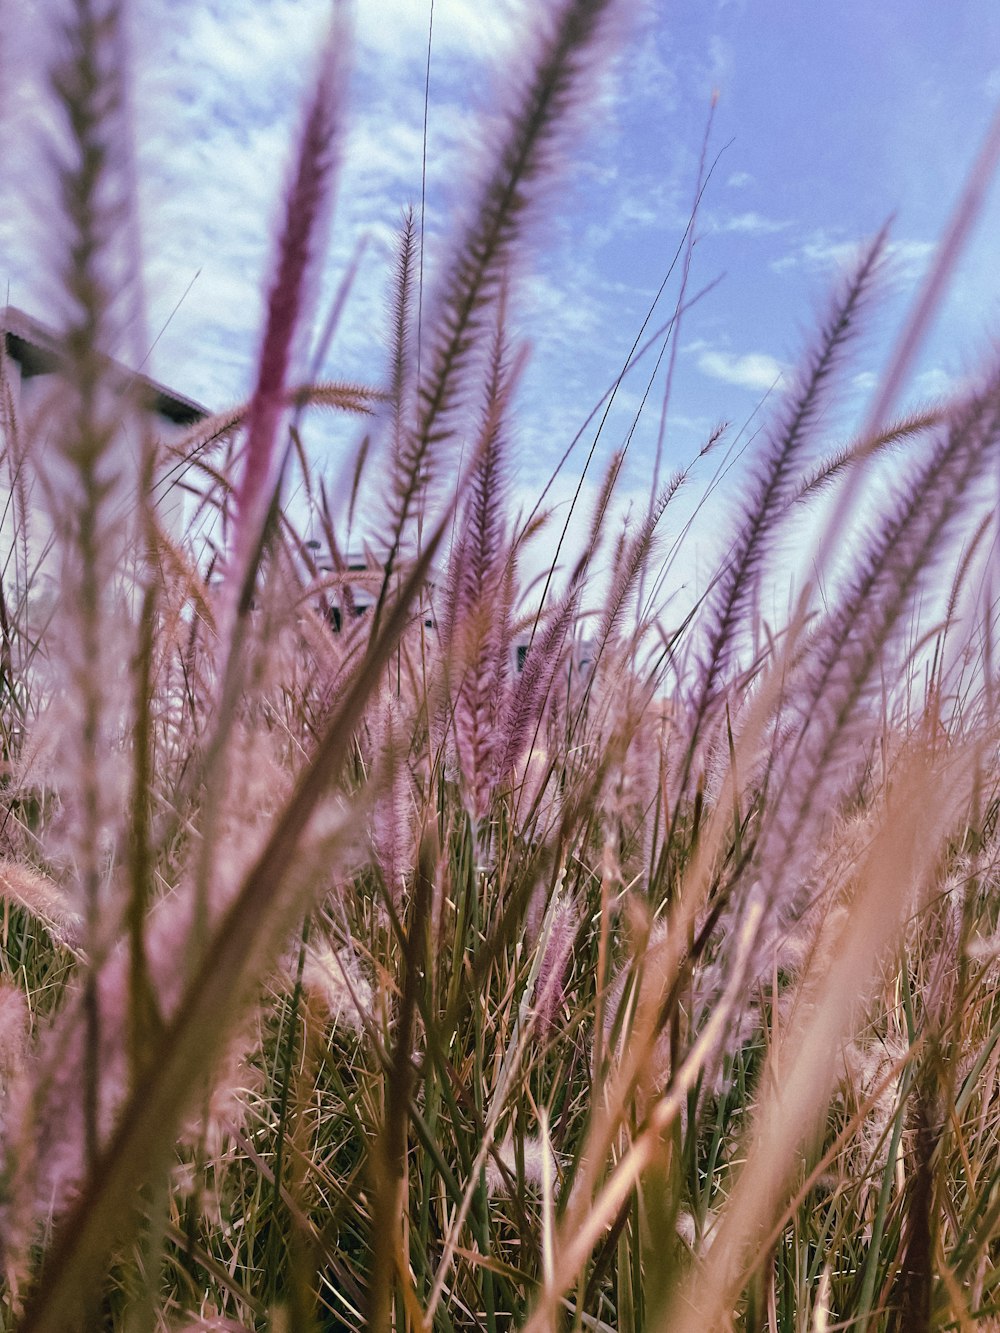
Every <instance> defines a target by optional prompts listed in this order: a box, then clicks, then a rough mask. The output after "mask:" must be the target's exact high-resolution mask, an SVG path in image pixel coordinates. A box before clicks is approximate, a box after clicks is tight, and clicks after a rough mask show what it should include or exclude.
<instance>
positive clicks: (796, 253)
mask: <svg viewBox="0 0 1000 1333" xmlns="http://www.w3.org/2000/svg"><path fill="white" fill-rule="evenodd" d="M871 239H872V238H871V237H865V238H863V239H860V240H843V239H840V238H838V237H836V236H834V235H831V234H830V233H829V232H826V231H823V230H819V231H815V232H813V234H812V236H811V237H810V238H809V239H808V240H807V241H804V242H803V243H802V244H801V245H799V246H797V247H796V248H795V249H794V250H792V251H790V253H788V254H787V255H783V256H782V257H781V258H780V259H775V260H774V261H773V262H772V263H771V268H772V269H773V270H774V272H776V273H781V272H785V271H788V270H789V269H797V268H806V269H815V270H817V271H829V270H830V269H850V268H852V267H853V266H854V264H856V263H857V261H858V259H859V258H860V257H861V253H862V251H863V250H864V248H865V247H866V246H867V245H869V244H870V243H871ZM935 248H936V247H935V244H934V242H933V241H918V240H914V239H912V238H909V239H901V240H898V241H890V242H889V244H888V245H887V246H886V250H885V256H886V260H887V270H886V271H887V275H888V277H889V279H890V281H892V282H893V283H894V284H896V285H898V286H909V285H911V284H913V283H915V282H918V281H919V280H920V278H921V277H922V276H923V275H924V273H925V272H926V270H927V266H928V264H929V263H930V259H931V256H932V255H933V254H934V250H935Z"/></svg>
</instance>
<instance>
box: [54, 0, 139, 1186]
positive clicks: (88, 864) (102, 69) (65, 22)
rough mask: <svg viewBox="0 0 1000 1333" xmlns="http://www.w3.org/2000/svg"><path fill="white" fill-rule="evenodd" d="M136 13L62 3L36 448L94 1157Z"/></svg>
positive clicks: (128, 486) (116, 660) (124, 557)
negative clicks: (53, 274)
mask: <svg viewBox="0 0 1000 1333" xmlns="http://www.w3.org/2000/svg"><path fill="white" fill-rule="evenodd" d="M124 22H125V16H124V11H123V7H122V5H121V4H120V3H118V0H73V2H72V3H66V4H65V5H61V6H60V7H59V12H58V13H57V15H56V16H55V24H54V33H55V38H54V42H55V45H54V50H53V55H52V62H51V65H50V67H49V70H48V84H49V90H50V93H51V96H52V101H53V104H54V107H55V109H56V111H57V123H56V125H55V126H54V128H53V131H52V136H51V138H50V140H49V142H48V145H47V148H48V152H47V159H48V162H49V164H50V167H51V172H52V177H53V181H52V183H53V188H54V191H55V194H56V196H57V200H58V203H57V205H56V206H55V207H54V208H53V209H52V216H53V217H55V218H57V219H58V230H57V233H56V235H55V237H54V238H53V242H52V243H53V245H54V246H56V247H58V249H57V255H58V257H57V260H56V268H57V276H58V279H59V281H60V283H61V296H60V305H61V311H60V321H59V322H60V334H59V345H60V348H59V351H60V362H61V367H60V368H61V373H60V376H59V378H58V381H57V383H56V385H55V386H54V387H53V389H52V391H51V394H50V395H49V397H48V400H47V402H46V403H45V409H44V419H43V421H41V422H40V423H39V424H40V426H42V427H43V428H44V430H45V432H46V433H47V434H48V437H49V444H48V447H47V448H46V450H44V451H41V453H40V454H39V456H38V459H37V461H38V464H39V465H40V477H39V480H40V490H41V491H42V492H43V493H44V499H45V503H46V506H47V508H48V511H49V517H50V520H51V526H52V533H53V536H54V541H55V554H54V560H55V561H56V562H57V565H58V579H59V597H58V602H57V605H56V608H55V610H54V613H53V620H52V623H51V626H50V629H49V632H48V634H47V636H46V637H47V648H48V667H49V672H50V679H49V681H48V684H47V688H48V690H49V692H50V693H49V700H50V702H49V710H50V711H51V712H52V713H53V714H58V715H59V716H60V719H61V721H62V724H63V732H64V734H63V738H62V742H61V745H60V747H59V749H60V759H61V764H60V767H61V769H62V771H61V773H60V774H59V776H58V779H57V782H56V788H57V790H58V793H59V799H60V804H61V824H62V830H61V833H62V838H63V840H64V845H63V855H65V856H66V857H67V858H68V860H69V861H70V863H71V865H72V868H73V874H74V877H75V879H76V881H77V883H78V885H79V893H80V900H81V901H80V908H81V911H82V914H83V916H84V933H83V938H84V943H85V947H86V950H87V954H88V958H89V967H88V970H87V972H86V975H85V978H84V983H83V984H84V1005H85V1010H86V1032H85V1035H84V1038H83V1041H84V1051H85V1058H84V1062H83V1068H82V1077H81V1079H80V1083H79V1086H78V1088H77V1096H78V1097H81V1098H82V1101H83V1116H84V1125H85V1140H86V1152H87V1156H88V1159H89V1160H90V1161H94V1160H96V1157H97V1153H98V1150H99V1146H100V1144H99V1132H98V1108H99V1102H100V1097H101V1091H100V1082H101V1077H102V1074H101V1069H100V1059H99V1052H100V1049H101V1047H102V1045H103V1042H104V1038H103V1036H102V1031H101V1028H102V1022H103V1020H102V1016H101V1013H100V1007H99V995H98V991H99V987H98V981H97V972H98V970H99V968H100V965H101V958H102V953H103V951H104V949H105V947H106V943H105V940H104V934H105V931H106V927H107V926H108V924H109V921H110V919H111V914H112V913H113V911H114V910H116V909H117V905H114V906H112V904H111V903H110V902H109V898H110V879H111V877H110V873H109V872H110V867H111V865H112V864H113V860H114V855H115V849H116V846H117V843H118V841H119V838H120V836H121V833H122V828H121V824H122V809H123V805H124V804H125V802H124V800H123V797H124V788H125V782H126V769H125V764H124V762H123V758H124V757H123V755H122V752H121V745H120V740H121V736H122V733H123V731H124V730H125V729H126V728H127V725H128V722H127V719H128V712H129V708H130V705H131V703H132V701H131V699H130V698H129V697H128V691H127V689H126V690H123V689H122V688H121V685H122V682H123V681H124V680H125V678H126V677H125V673H124V672H123V671H122V664H123V663H127V662H129V661H130V660H131V658H132V655H133V644H134V624H133V617H132V614H131V609H130V606H129V598H130V594H131V589H130V588H129V587H128V579H129V578H130V577H134V576H135V575H136V574H137V572H138V571H136V570H135V568H134V565H133V552H134V550H135V539H136V537H137V535H138V533H139V532H140V531H141V524H142V517H143V513H144V506H143V505H142V481H143V479H144V478H145V477H146V476H147V475H148V473H149V471H150V466H151V455H150V453H149V439H148V433H147V432H146V431H145V429H144V428H143V426H142V425H141V424H140V421H139V416H138V411H137V409H138V403H137V393H136V386H135V384H134V383H133V384H129V383H128V382H126V381H125V380H124V377H123V376H122V375H121V374H120V373H113V372H112V366H111V362H110V360H109V358H110V357H111V356H112V355H114V354H116V353H119V354H121V353H122V350H123V348H124V349H125V355H126V358H127V359H129V360H132V362H133V364H135V362H136V361H137V360H138V357H137V356H136V355H135V349H136V346H138V345H139V344H138V340H139V339H140V338H141V336H142V333H141V327H140V326H141V307H142V299H141V290H140V282H139V261H138V254H137V247H136V243H135V240H136V237H135V221H134V216H135V182H134V179H133V171H132V143H131V123H130V118H129V103H128V74H129V67H130V66H129V59H128V51H127V42H126V34H125V32H124ZM132 340H134V342H133V341H132ZM130 344H131V346H130ZM136 441H138V442H139V444H138V446H137V444H136ZM56 843H57V839H56V837H55V836H54V830H53V831H52V833H51V834H50V847H49V852H50V855H53V856H55V855H58V851H57V845H56Z"/></svg>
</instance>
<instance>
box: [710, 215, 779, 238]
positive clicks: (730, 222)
mask: <svg viewBox="0 0 1000 1333" xmlns="http://www.w3.org/2000/svg"><path fill="white" fill-rule="evenodd" d="M791 226H794V223H792V222H790V221H779V220H778V219H776V218H768V217H764V216H763V214H761V213H755V212H753V211H752V210H751V211H750V212H748V213H736V214H734V215H732V216H731V217H728V218H724V219H723V220H722V221H721V222H720V223H719V224H718V230H719V231H726V232H741V233H743V234H744V235H747V236H773V235H775V234H776V233H777V232H779V231H787V230H788V228H789V227H791Z"/></svg>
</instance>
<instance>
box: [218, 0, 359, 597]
mask: <svg viewBox="0 0 1000 1333" xmlns="http://www.w3.org/2000/svg"><path fill="white" fill-rule="evenodd" d="M345 45H346V20H345V18H344V11H343V6H341V5H340V4H338V5H337V6H336V8H335V16H334V21H333V23H332V25H331V28H330V32H329V34H328V36H327V39H326V43H325V46H324V48H323V52H322V56H321V60H320V68H319V73H318V76H317V79H316V83H315V87H314V89H313V92H312V96H311V98H310V101H309V103H308V106H307V109H306V114H305V123H304V125H303V129H302V136H301V140H300V143H299V151H298V157H297V160H296V163H295V168H294V171H293V175H292V180H291V184H290V186H289V190H288V194H287V198H286V201H285V216H284V223H283V226H282V229H281V234H280V236H279V239H278V243H277V254H276V259H275V265H274V276H273V280H272V283H271V290H270V295H269V297H268V304H267V315H266V319H265V325H264V333H263V336H262V339H261V346H260V354H259V357H258V361H257V382H256V385H255V386H254V391H253V396H252V399H251V402H250V408H249V412H248V415H247V428H246V444H245V447H244V451H243V460H242V467H241V471H240V479H239V484H238V486H237V490H236V515H235V520H234V522H235V530H234V533H233V551H232V562H231V566H230V569H229V571H228V575H227V578H228V585H229V602H230V604H234V603H235V605H232V610H230V611H229V612H228V613H227V615H228V618H229V619H231V618H232V614H233V613H234V611H235V610H237V609H238V608H240V607H242V606H243V605H245V604H248V601H249V595H250V586H248V585H252V582H253V578H254V574H255V567H256V561H257V552H258V550H259V548H260V544H261V541H262V539H263V533H264V525H265V521H266V518H267V514H268V511H269V509H270V506H271V503H272V497H273V495H274V492H275V488H276V487H277V485H278V482H279V471H280V467H281V461H282V457H283V450H282V446H281V441H280V434H281V428H282V423H283V421H284V419H285V414H286V410H287V398H288V391H289V383H288V381H289V374H290V372H291V370H292V367H293V365H294V364H295V362H296V359H297V356H298V344H299V343H300V342H301V339H302V328H303V323H304V319H305V317H306V315H307V312H308V309H309V305H310V302H311V301H312V299H313V292H314V288H315V286H316V285H317V284H316V278H317V275H318V269H319V265H320V262H321V259H322V252H323V246H324V243H325V235H324V227H325V223H326V221H327V219H328V215H329V212H330V207H331V192H332V189H333V184H334V177H335V175H336V169H337V164H338V153H339V142H340V141H339V129H340V126H339V116H340V99H341V97H342V94H343V82H344V77H345V76H344V71H343V59H344V47H345ZM237 599H238V600H237Z"/></svg>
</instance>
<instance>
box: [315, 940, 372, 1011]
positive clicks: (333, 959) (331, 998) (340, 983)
mask: <svg viewBox="0 0 1000 1333" xmlns="http://www.w3.org/2000/svg"><path fill="white" fill-rule="evenodd" d="M302 986H303V988H304V989H305V990H306V992H307V993H309V994H312V995H314V996H315V997H316V999H317V1000H318V1001H319V1003H320V1004H321V1005H322V1006H323V1008H324V1009H325V1010H326V1012H327V1013H328V1014H329V1016H330V1019H331V1021H332V1022H334V1023H338V1024H342V1025H343V1026H344V1027H348V1028H352V1029H353V1030H354V1031H355V1032H358V1033H361V1032H363V1031H364V1025H365V1021H366V1020H369V1019H371V1018H372V1017H373V1015H374V1003H373V996H372V986H371V982H370V981H369V980H368V979H367V977H365V975H364V973H363V972H362V970H361V966H360V963H359V960H358V957H357V955H356V954H355V952H354V950H353V949H352V948H351V947H350V946H349V945H344V946H342V947H341V948H339V949H334V948H333V947H332V946H331V945H330V944H328V943H327V942H326V941H325V940H320V941H317V942H314V943H312V944H310V945H309V946H308V948H307V950H306V958H305V965H304V967H303V969H302Z"/></svg>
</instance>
